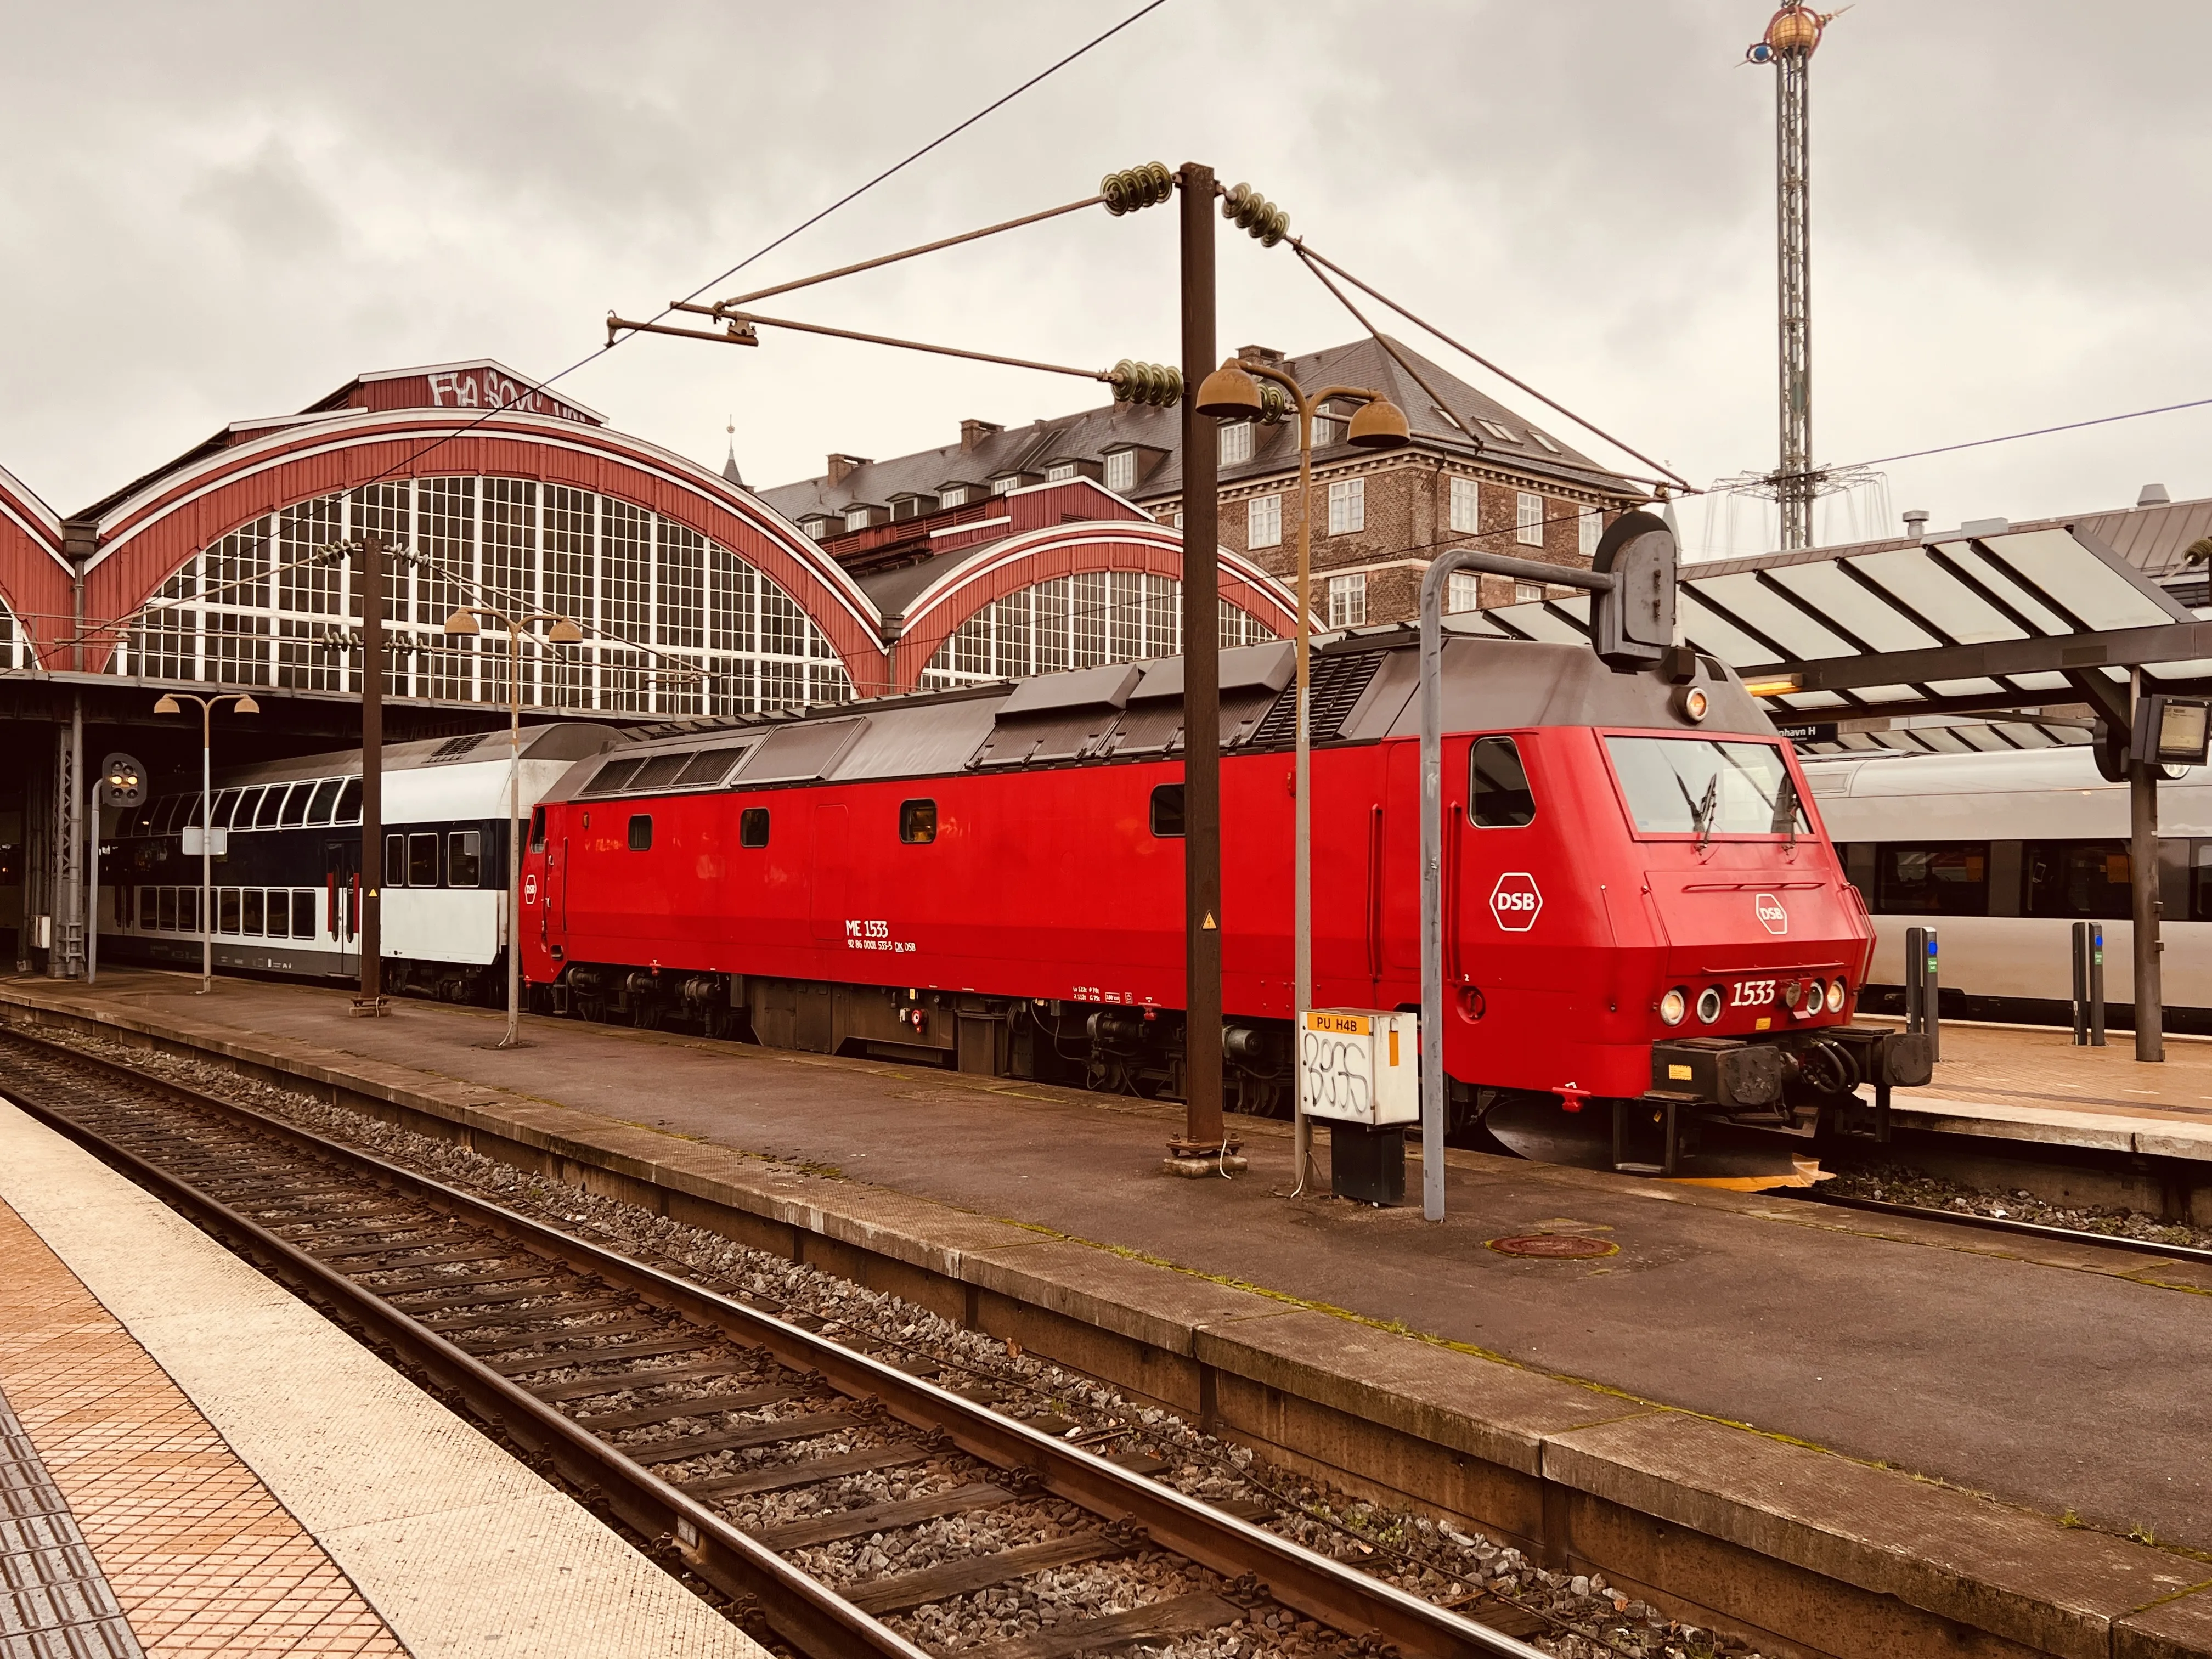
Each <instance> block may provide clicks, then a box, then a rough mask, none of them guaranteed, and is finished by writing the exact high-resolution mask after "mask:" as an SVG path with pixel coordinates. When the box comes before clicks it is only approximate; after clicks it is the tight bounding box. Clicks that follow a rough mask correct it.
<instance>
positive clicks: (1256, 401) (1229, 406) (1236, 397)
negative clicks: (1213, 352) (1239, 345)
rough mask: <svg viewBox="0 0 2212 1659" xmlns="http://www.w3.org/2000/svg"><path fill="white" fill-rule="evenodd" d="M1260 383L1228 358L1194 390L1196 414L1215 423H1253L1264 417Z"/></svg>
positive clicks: (1264, 407) (1265, 409)
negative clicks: (1196, 397) (1196, 396)
mask: <svg viewBox="0 0 2212 1659" xmlns="http://www.w3.org/2000/svg"><path fill="white" fill-rule="evenodd" d="M1198 412H1199V413H1200V414H1201V415H1205V416H1210V417H1211V418H1212V419H1214V420H1217V421H1249V420H1255V419H1257V418H1258V417H1259V416H1261V415H1264V414H1265V413H1267V404H1265V403H1264V402H1263V401H1262V400H1261V397H1260V383H1259V382H1258V381H1256V380H1254V379H1253V378H1252V377H1251V376H1250V375H1249V374H1246V373H1245V372H1244V371H1243V369H1242V368H1238V367H1237V360H1236V359H1235V358H1234V357H1231V358H1230V359H1229V360H1228V361H1227V362H1225V363H1223V364H1222V365H1221V367H1220V368H1217V369H1215V370H1214V371H1213V373H1212V374H1209V375H1207V376H1206V381H1205V384H1204V385H1202V386H1200V387H1199V389H1198Z"/></svg>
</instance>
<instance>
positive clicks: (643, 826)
mask: <svg viewBox="0 0 2212 1659" xmlns="http://www.w3.org/2000/svg"><path fill="white" fill-rule="evenodd" d="M629 850H630V851H631V852H633V853H650V852H651V851H652V850H653V814H652V813H650V812H639V813H635V814H634V815H632V817H631V818H630V821H629Z"/></svg>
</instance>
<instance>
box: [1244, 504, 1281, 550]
mask: <svg viewBox="0 0 2212 1659" xmlns="http://www.w3.org/2000/svg"><path fill="white" fill-rule="evenodd" d="M1282 544H1283V498H1282V497H1281V496H1280V495H1255V496H1254V497H1253V498H1252V499H1251V500H1250V501H1247V502H1245V503H1244V545H1245V546H1246V547H1248V548H1249V547H1280V546H1281V545H1282Z"/></svg>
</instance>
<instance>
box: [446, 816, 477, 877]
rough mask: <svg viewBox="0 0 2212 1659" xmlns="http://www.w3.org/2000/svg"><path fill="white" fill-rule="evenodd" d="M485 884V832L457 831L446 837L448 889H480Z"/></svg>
mask: <svg viewBox="0 0 2212 1659" xmlns="http://www.w3.org/2000/svg"><path fill="white" fill-rule="evenodd" d="M446 885H447V886H448V887H480V886H482V885H483V831H482V830H481V829H456V830H454V831H453V834H451V835H449V836H447V837H446Z"/></svg>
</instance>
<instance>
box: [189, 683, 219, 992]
mask: <svg viewBox="0 0 2212 1659" xmlns="http://www.w3.org/2000/svg"><path fill="white" fill-rule="evenodd" d="M192 701H193V702H197V704H199V706H200V989H199V994H200V995H202V996H205V995H206V994H208V993H209V992H210V991H212V990H214V989H215V917H214V915H212V914H211V913H210V907H209V901H210V899H211V898H212V897H213V896H214V894H213V891H212V890H213V888H214V885H215V830H214V829H213V827H212V826H211V825H210V823H209V822H208V819H209V817H210V815H211V814H212V812H213V811H214V805H215V786H214V781H213V780H214V776H215V771H214V763H213V762H212V760H211V759H210V754H211V752H212V750H213V749H214V746H215V729H214V728H215V702H214V701H213V699H211V698H208V697H195V698H193V699H192Z"/></svg>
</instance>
